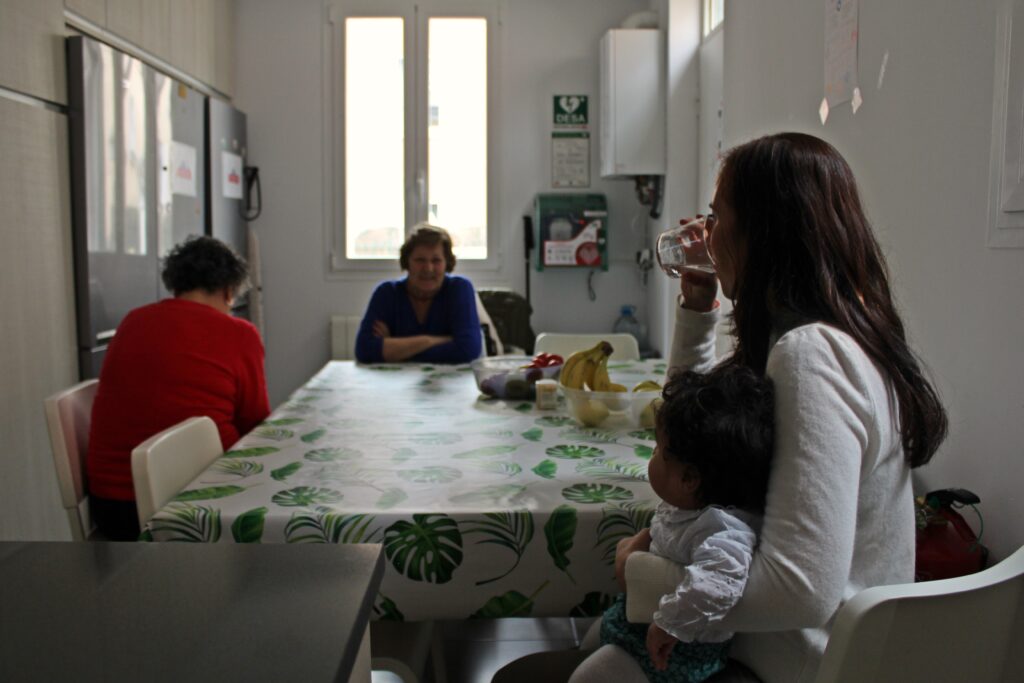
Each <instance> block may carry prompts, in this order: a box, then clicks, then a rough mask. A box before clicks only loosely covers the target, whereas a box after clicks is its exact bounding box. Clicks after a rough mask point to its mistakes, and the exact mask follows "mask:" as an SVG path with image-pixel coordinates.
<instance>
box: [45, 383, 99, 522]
mask: <svg viewBox="0 0 1024 683" xmlns="http://www.w3.org/2000/svg"><path fill="white" fill-rule="evenodd" d="M98 387H99V382H98V381H97V380H94V379H90V380H86V381H84V382H80V383H78V384H76V385H74V386H73V387H69V388H67V389H64V390H63V391H58V392H57V393H55V394H53V395H52V396H48V397H46V398H45V399H44V400H43V408H44V409H45V411H46V426H47V428H48V430H49V432H50V447H51V449H52V450H53V464H54V466H55V467H56V470H57V484H58V485H59V486H60V498H61V502H62V503H63V504H64V511H65V512H66V513H67V516H68V525H69V526H70V527H71V538H72V539H73V540H76V541H84V540H87V539H88V538H89V537H90V536H91V535H93V533H94V532H95V525H94V524H93V522H92V516H91V515H90V513H89V492H88V490H87V488H86V484H85V455H86V452H87V451H88V450H89V425H90V423H91V422H92V401H93V398H95V396H96V389H97V388H98Z"/></svg>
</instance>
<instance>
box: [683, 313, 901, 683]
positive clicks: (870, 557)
mask: <svg viewBox="0 0 1024 683" xmlns="http://www.w3.org/2000/svg"><path fill="white" fill-rule="evenodd" d="M717 321H718V312H717V310H716V311H712V312H711V313H697V312H694V311H689V310H687V309H683V308H679V309H678V310H677V314H676V327H675V337H674V339H673V347H672V353H671V357H670V367H673V368H676V367H678V368H684V369H694V370H697V371H704V370H707V369H709V368H710V367H711V366H712V365H713V364H714V362H715V359H714V327H715V324H716V322H717ZM767 375H768V376H769V377H770V378H771V379H772V380H773V381H774V383H775V453H774V456H773V460H772V468H771V475H770V477H769V482H768V496H767V501H766V506H765V514H764V521H763V525H762V527H761V533H760V542H759V545H758V548H757V550H756V552H755V553H754V557H753V561H752V563H751V568H750V577H749V579H748V581H747V586H746V589H745V590H744V593H743V596H742V597H741V598H740V600H739V602H737V603H736V605H735V606H734V607H733V609H731V610H730V611H729V612H728V614H726V615H725V616H724V617H723V619H722V621H721V628H723V629H728V630H732V631H735V632H736V637H735V639H734V641H733V649H732V652H731V655H732V656H734V657H735V658H737V659H739V660H740V661H742V662H743V663H745V664H746V665H747V666H749V667H750V668H751V669H753V670H754V672H755V673H757V675H758V676H759V677H760V678H761V679H762V680H763V681H764V682H765V683H792V682H793V681H811V680H813V679H814V676H815V674H816V672H817V669H818V664H819V662H820V659H821V654H822V652H823V651H824V649H825V644H826V641H827V639H828V633H829V631H830V630H831V627H832V622H833V621H834V619H835V615H836V612H837V611H838V610H839V608H840V607H841V606H842V604H843V603H844V602H845V601H846V600H848V599H849V598H850V597H852V596H853V595H854V594H856V593H858V592H859V591H861V590H862V589H864V588H867V587H869V586H877V585H886V584H894V583H906V582H910V581H913V578H914V512H913V497H912V493H911V485H910V468H909V466H908V465H907V463H906V460H905V458H904V453H903V448H902V445H901V443H900V433H899V428H898V409H897V404H896V402H895V400H896V399H895V396H894V395H893V394H892V393H891V392H890V390H889V387H888V385H887V383H886V382H885V381H884V380H883V378H882V375H881V373H880V372H879V370H878V368H877V367H876V366H875V364H874V363H873V362H872V361H871V359H870V358H869V357H868V356H867V355H866V354H865V353H864V351H863V350H862V349H861V348H860V346H859V345H858V344H857V343H856V342H855V341H854V340H853V338H852V337H850V336H849V335H847V334H845V333H843V332H841V331H839V330H837V329H835V328H832V327H829V326H828V325H824V324H821V323H812V324H808V325H802V326H799V327H795V328H793V329H791V330H789V331H786V332H784V333H783V334H781V336H780V337H779V339H778V341H777V342H776V343H775V345H774V346H773V347H772V348H771V351H770V352H769V355H768V364H767Z"/></svg>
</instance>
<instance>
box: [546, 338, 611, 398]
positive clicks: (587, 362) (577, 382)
mask: <svg viewBox="0 0 1024 683" xmlns="http://www.w3.org/2000/svg"><path fill="white" fill-rule="evenodd" d="M613 350H614V349H612V345H611V344H609V343H608V342H606V341H603V340H602V341H599V342H598V343H597V344H595V345H594V346H592V347H591V348H589V349H586V350H583V351H577V352H575V353H573V354H572V355H570V356H569V357H568V358H566V359H565V364H564V365H562V372H561V374H560V375H559V381H560V382H561V383H562V386H564V387H568V388H570V389H584V388H587V387H589V388H591V389H596V388H597V387H595V386H594V383H595V382H597V381H598V375H601V378H602V380H604V381H607V380H608V356H610V355H612V351H613ZM599 368H600V369H601V371H599ZM609 383H610V381H609Z"/></svg>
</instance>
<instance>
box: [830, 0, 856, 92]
mask: <svg viewBox="0 0 1024 683" xmlns="http://www.w3.org/2000/svg"><path fill="white" fill-rule="evenodd" d="M857 16H858V0H825V97H826V99H828V104H829V107H834V106H836V105H837V104H839V103H841V102H848V101H849V100H850V97H851V95H852V93H853V89H854V88H855V87H857Z"/></svg>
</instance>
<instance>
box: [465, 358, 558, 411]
mask: <svg viewBox="0 0 1024 683" xmlns="http://www.w3.org/2000/svg"><path fill="white" fill-rule="evenodd" d="M532 360H533V359H532V358H531V357H530V356H492V357H489V358H479V359H477V360H475V361H473V363H472V364H471V367H472V368H473V377H475V378H476V385H477V388H479V389H480V393H482V394H484V395H486V396H491V397H493V398H507V399H515V400H526V401H529V400H532V399H533V398H534V395H535V386H536V383H537V382H538V381H540V380H542V379H556V378H557V377H558V375H559V373H560V372H561V370H562V365H561V364H559V365H551V366H548V367H546V368H531V367H528V366H529V364H530V363H531V362H532Z"/></svg>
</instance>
